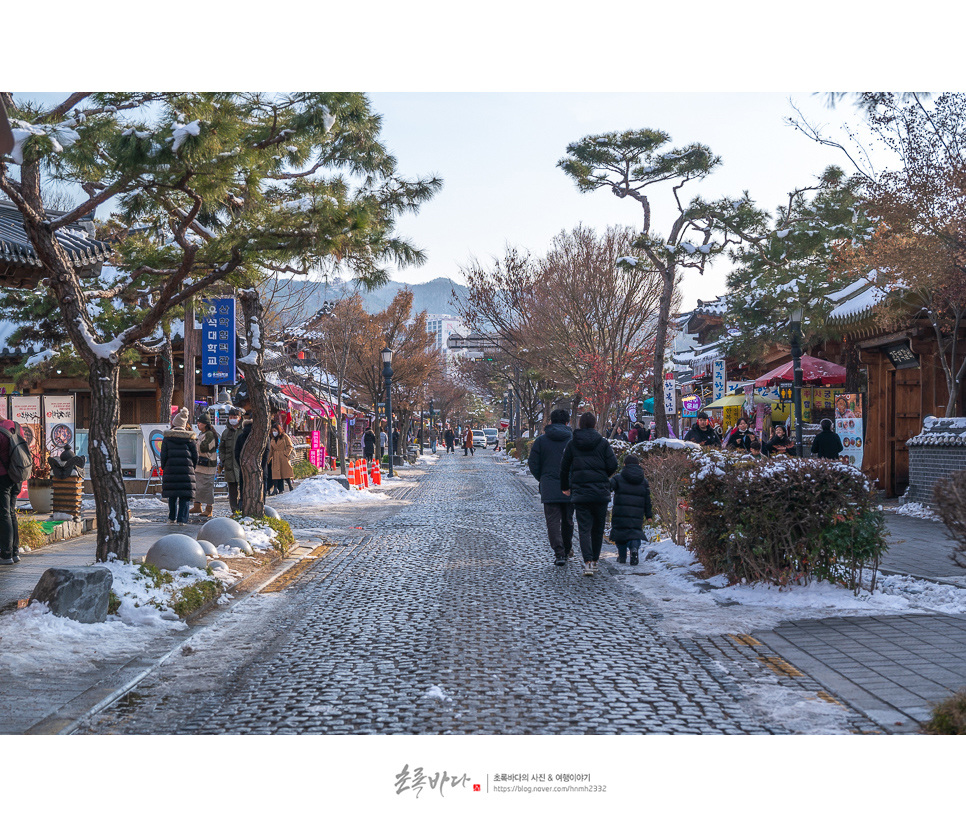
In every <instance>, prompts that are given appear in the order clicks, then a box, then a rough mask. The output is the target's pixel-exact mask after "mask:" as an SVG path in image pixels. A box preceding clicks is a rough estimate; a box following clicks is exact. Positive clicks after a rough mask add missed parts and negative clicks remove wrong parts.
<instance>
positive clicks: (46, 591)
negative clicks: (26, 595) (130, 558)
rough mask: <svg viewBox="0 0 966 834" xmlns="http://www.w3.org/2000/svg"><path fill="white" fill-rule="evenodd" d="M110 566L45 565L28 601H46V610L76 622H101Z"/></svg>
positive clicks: (107, 596)
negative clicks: (51, 566)
mask: <svg viewBox="0 0 966 834" xmlns="http://www.w3.org/2000/svg"><path fill="white" fill-rule="evenodd" d="M113 583H114V576H113V575H112V574H111V569H110V568H107V567H104V566H102V565H95V566H93V567H87V568H47V570H46V571H44V574H43V576H41V577H40V581H39V582H38V583H37V587H35V588H34V590H33V593H31V595H30V599H31V601H33V600H35V599H36V600H39V601H40V602H45V603H47V606H48V608H50V612H51V613H52V614H55V615H56V616H58V617H67V618H68V619H71V620H76V621H77V622H79V623H103V622H104V621H105V620H107V606H108V604H109V602H110V593H111V585H113Z"/></svg>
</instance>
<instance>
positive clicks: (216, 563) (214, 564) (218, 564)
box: [208, 559, 228, 570]
mask: <svg viewBox="0 0 966 834" xmlns="http://www.w3.org/2000/svg"><path fill="white" fill-rule="evenodd" d="M208 567H209V568H211V569H212V570H228V564H227V563H226V562H222V561H221V559H212V560H211V561H210V562H209V563H208Z"/></svg>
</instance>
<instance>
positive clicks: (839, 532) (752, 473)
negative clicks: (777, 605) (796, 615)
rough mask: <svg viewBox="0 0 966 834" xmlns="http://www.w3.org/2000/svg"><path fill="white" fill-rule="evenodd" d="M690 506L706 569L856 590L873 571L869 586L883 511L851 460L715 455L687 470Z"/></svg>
mask: <svg viewBox="0 0 966 834" xmlns="http://www.w3.org/2000/svg"><path fill="white" fill-rule="evenodd" d="M688 505H689V510H688V516H689V521H690V523H691V534H690V539H691V545H692V549H693V550H694V553H695V556H697V558H698V560H699V561H700V562H701V564H702V565H704V567H705V570H706V571H707V573H708V574H709V575H716V574H719V573H724V574H727V575H728V576H729V577H730V578H731V579H732V580H734V581H738V580H741V579H744V580H747V581H749V582H758V581H765V582H771V583H775V584H778V585H788V584H790V583H806V582H808V580H809V579H810V578H811V577H815V578H817V579H825V580H828V581H831V582H837V583H841V584H843V585H845V586H846V587H848V588H851V589H853V590H856V589H858V588H859V583H860V580H861V578H862V573H863V571H865V570H870V571H871V579H872V582H873V585H874V582H875V573H876V570H877V568H878V564H879V557H880V555H881V554H882V552H883V551H884V550H885V546H886V544H885V526H884V522H883V514H882V511H881V509H880V508H878V507H877V506H876V503H875V500H874V495H873V493H872V491H871V484H870V483H869V479H868V478H866V477H865V475H863V474H862V473H861V472H860V471H859V470H857V469H855V468H854V467H851V466H848V465H847V464H844V463H839V462H838V461H826V460H821V459H806V460H799V459H798V458H778V459H775V460H769V461H768V462H767V463H764V464H762V463H758V462H747V461H743V460H741V459H740V458H736V457H735V456H731V455H722V454H717V455H712V456H709V460H708V464H707V465H706V466H704V467H703V468H701V469H700V470H699V471H697V472H696V473H695V474H694V475H692V476H691V487H690V493H689V497H688Z"/></svg>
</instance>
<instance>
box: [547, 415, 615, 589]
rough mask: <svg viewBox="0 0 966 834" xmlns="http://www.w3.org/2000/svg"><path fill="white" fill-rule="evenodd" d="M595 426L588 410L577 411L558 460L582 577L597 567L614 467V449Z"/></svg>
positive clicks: (561, 485) (592, 572)
mask: <svg viewBox="0 0 966 834" xmlns="http://www.w3.org/2000/svg"><path fill="white" fill-rule="evenodd" d="M596 425H597V418H596V417H595V416H594V415H593V414H592V413H591V412H589V411H585V412H584V413H583V414H581V415H580V421H579V423H578V426H579V428H578V429H577V431H575V432H574V437H573V440H571V441H570V443H568V444H567V448H566V449H564V453H563V458H562V459H561V461H560V488H561V492H563V494H564V495H567V496H569V497H570V500H571V502H572V503H573V505H574V515H575V516H576V518H577V530H578V534H579V538H580V555H581V556H582V557H583V560H584V576H593V575H594V573H595V571H596V570H597V562H598V560H599V559H600V549H601V547H602V546H603V544H604V525H605V523H606V521H607V505H608V503H609V502H610V477H611V475H613V474H614V473H615V472H616V471H617V467H618V463H617V456H616V455H615V454H614V450H613V449H612V448H611V446H610V443H608V442H607V439H606V438H604V437H602V436H601V435H600V433H599V432H598V431H597V430H596V429H595V428H594V427H595V426H596Z"/></svg>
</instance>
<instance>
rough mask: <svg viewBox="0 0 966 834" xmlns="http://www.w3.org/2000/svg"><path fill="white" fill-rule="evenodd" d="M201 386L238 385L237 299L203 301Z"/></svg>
mask: <svg viewBox="0 0 966 834" xmlns="http://www.w3.org/2000/svg"><path fill="white" fill-rule="evenodd" d="M198 309H199V314H200V315H201V384H202V385H234V384H235V299H234V298H212V299H202V301H201V303H200V304H199V305H198Z"/></svg>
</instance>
